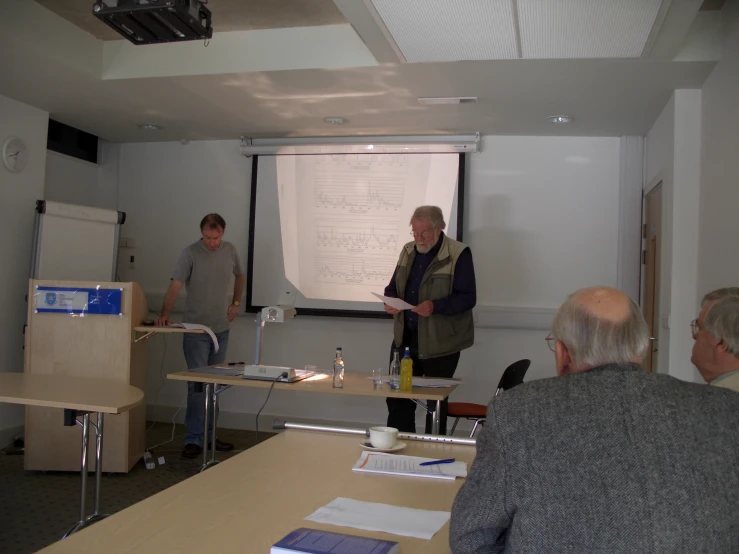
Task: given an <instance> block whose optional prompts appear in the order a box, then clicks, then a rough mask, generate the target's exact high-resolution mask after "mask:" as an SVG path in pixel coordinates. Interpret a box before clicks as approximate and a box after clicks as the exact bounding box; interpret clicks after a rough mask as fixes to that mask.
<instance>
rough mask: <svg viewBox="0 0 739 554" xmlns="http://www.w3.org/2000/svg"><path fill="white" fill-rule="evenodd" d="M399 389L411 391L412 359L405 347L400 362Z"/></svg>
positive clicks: (409, 351) (408, 349)
mask: <svg viewBox="0 0 739 554" xmlns="http://www.w3.org/2000/svg"><path fill="white" fill-rule="evenodd" d="M400 390H402V391H406V392H411V390H413V360H412V359H411V350H410V348H408V347H407V346H406V347H405V353H404V354H403V360H402V361H401V362H400Z"/></svg>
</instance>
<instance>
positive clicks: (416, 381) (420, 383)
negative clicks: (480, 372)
mask: <svg viewBox="0 0 739 554" xmlns="http://www.w3.org/2000/svg"><path fill="white" fill-rule="evenodd" d="M461 384H462V381H458V380H456V379H431V378H429V377H414V378H413V386H414V387H421V388H424V389H445V388H447V387H451V386H453V385H461Z"/></svg>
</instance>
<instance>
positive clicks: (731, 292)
mask: <svg viewBox="0 0 739 554" xmlns="http://www.w3.org/2000/svg"><path fill="white" fill-rule="evenodd" d="M726 296H739V287H725V288H722V289H716V290H712V291H711V292H709V293H706V295H705V296H704V297H703V300H702V301H701V309H703V308H705V307H706V304H709V303H711V302H714V301H716V300H720V299H722V298H725V297H726Z"/></svg>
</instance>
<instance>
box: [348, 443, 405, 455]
mask: <svg viewBox="0 0 739 554" xmlns="http://www.w3.org/2000/svg"><path fill="white" fill-rule="evenodd" d="M359 445H360V446H361V447H362V448H364V449H365V450H371V451H372V452H397V451H398V450H403V449H404V448H405V447H406V446H408V445H407V444H406V443H404V442H400V441H398V442H396V443H395V446H393V447H392V448H375V447H374V446H372V444H371V443H370V442H369V441H366V442H360V443H359Z"/></svg>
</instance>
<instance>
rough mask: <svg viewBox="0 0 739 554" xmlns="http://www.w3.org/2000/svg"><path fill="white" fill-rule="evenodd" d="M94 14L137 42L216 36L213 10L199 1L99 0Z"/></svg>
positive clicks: (152, 42)
mask: <svg viewBox="0 0 739 554" xmlns="http://www.w3.org/2000/svg"><path fill="white" fill-rule="evenodd" d="M92 13H93V15H95V17H97V18H98V19H100V20H101V21H103V22H105V24H106V25H108V26H109V27H111V28H112V29H113V30H115V31H116V32H117V33H119V34H121V35H123V36H124V37H126V38H127V39H128V40H130V41H131V42H132V43H134V44H158V43H161V42H183V41H186V40H203V39H208V38H211V37H212V36H213V27H211V14H210V10H209V9H208V8H206V7H205V6H204V5H203V4H202V3H201V2H199V1H198V0H99V1H98V2H95V4H93V6H92Z"/></svg>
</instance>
